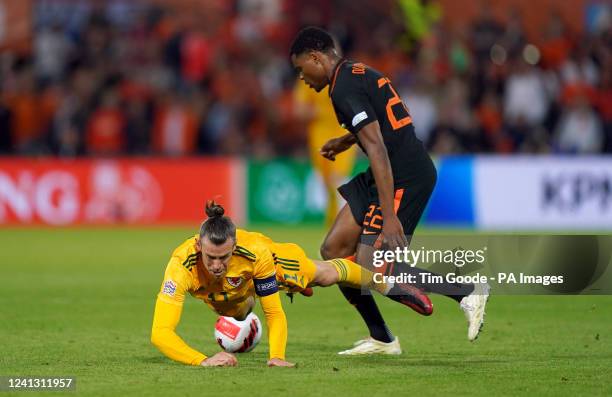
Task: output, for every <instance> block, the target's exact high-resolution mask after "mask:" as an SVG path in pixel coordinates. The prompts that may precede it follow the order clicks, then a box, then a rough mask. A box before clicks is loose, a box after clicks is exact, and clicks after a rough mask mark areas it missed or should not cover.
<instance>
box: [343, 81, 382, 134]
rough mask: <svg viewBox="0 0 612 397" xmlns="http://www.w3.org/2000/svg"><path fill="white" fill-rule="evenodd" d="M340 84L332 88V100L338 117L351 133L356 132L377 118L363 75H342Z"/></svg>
mask: <svg viewBox="0 0 612 397" xmlns="http://www.w3.org/2000/svg"><path fill="white" fill-rule="evenodd" d="M340 84H341V85H340V86H337V87H336V88H335V89H334V93H333V94H332V101H333V103H334V108H335V109H336V113H338V119H340V120H342V121H343V122H344V123H345V127H346V128H347V129H348V130H349V131H350V132H352V133H353V134H356V133H358V132H359V131H360V130H361V128H363V126H364V125H367V124H369V123H371V122H373V121H376V120H377V117H376V113H375V112H374V108H373V107H372V104H371V103H370V99H369V96H368V94H367V92H366V87H365V85H366V79H365V78H364V77H363V75H352V74H351V75H349V76H344V79H343V81H342V82H340Z"/></svg>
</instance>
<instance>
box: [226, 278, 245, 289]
mask: <svg viewBox="0 0 612 397" xmlns="http://www.w3.org/2000/svg"><path fill="white" fill-rule="evenodd" d="M225 279H226V280H227V283H228V284H229V285H231V286H232V287H234V288H236V287H238V286H239V285H240V284H242V277H226V278H225Z"/></svg>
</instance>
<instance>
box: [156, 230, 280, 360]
mask: <svg viewBox="0 0 612 397" xmlns="http://www.w3.org/2000/svg"><path fill="white" fill-rule="evenodd" d="M198 238H199V236H198V235H195V236H193V237H192V238H189V239H187V240H186V241H184V242H183V243H182V244H181V245H179V246H178V247H177V248H176V249H175V250H174V251H173V253H172V256H171V258H170V261H169V262H168V265H167V267H166V271H165V274H164V280H163V282H162V285H161V288H160V292H159V294H158V295H157V303H156V307H155V315H154V319H153V329H152V336H151V340H152V342H153V344H154V345H156V346H157V347H158V348H159V349H160V350H161V351H162V353H164V354H165V355H166V356H168V357H170V358H171V359H174V360H177V361H180V362H183V363H186V364H192V365H199V364H200V362H201V361H202V360H204V359H205V358H206V356H205V355H204V354H202V353H200V352H198V351H196V350H194V349H192V348H191V347H189V346H188V345H187V344H186V343H185V342H184V341H183V340H182V339H180V337H178V335H176V333H175V329H176V326H177V325H178V322H179V320H180V314H181V310H182V306H183V302H184V300H185V295H186V293H187V292H188V293H189V294H191V295H192V296H193V297H195V298H198V299H201V300H203V301H205V302H206V303H207V304H208V305H209V306H210V307H211V308H213V310H216V311H219V310H217V308H219V307H228V306H232V305H240V304H242V303H243V302H244V301H245V300H246V299H248V298H249V297H250V296H253V295H254V294H256V295H258V296H259V297H260V300H261V306H262V309H263V311H264V314H265V316H266V323H267V325H268V331H269V332H268V334H269V344H270V358H280V359H284V358H285V345H286V342H287V320H286V318H285V313H284V311H283V309H282V306H281V303H280V297H279V293H278V284H277V282H276V269H275V261H274V258H273V255H272V252H271V251H270V247H269V243H270V242H271V240H270V239H268V238H267V237H265V236H263V235H262V234H260V233H251V232H247V231H245V230H240V229H239V230H237V231H236V248H235V250H234V252H233V255H232V258H231V259H230V261H229V264H228V267H227V273H226V275H225V277H223V278H222V279H219V280H216V279H215V278H214V277H213V276H211V275H210V274H209V273H208V271H207V270H206V269H205V268H204V264H203V262H202V254H201V253H200V252H199V251H198V249H197V247H196V241H197V239H198Z"/></svg>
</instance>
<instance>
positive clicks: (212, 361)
mask: <svg viewBox="0 0 612 397" xmlns="http://www.w3.org/2000/svg"><path fill="white" fill-rule="evenodd" d="M236 364H238V360H237V359H236V356H234V355H233V354H231V353H227V352H219V353H217V354H215V355H214V356H210V357H208V358H206V359H205V360H203V361H202V362H201V363H200V365H201V366H203V367H234V366H236Z"/></svg>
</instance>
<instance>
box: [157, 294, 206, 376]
mask: <svg viewBox="0 0 612 397" xmlns="http://www.w3.org/2000/svg"><path fill="white" fill-rule="evenodd" d="M182 310H183V307H182V305H177V304H172V303H167V302H164V301H163V300H161V299H160V298H157V302H156V303H155V314H154V315H153V327H152V329H151V343H153V345H155V347H157V348H158V349H159V351H161V352H162V353H163V354H164V355H165V356H166V357H168V358H170V359H171V360H175V361H178V362H181V363H184V364H189V365H200V364H201V363H202V362H203V361H205V360H206V355H204V354H203V353H200V352H199V351H197V350H195V349H192V348H191V347H189V346H188V345H187V344H186V343H185V342H184V341H183V340H182V339H181V338H180V337H179V336H178V335H177V334H176V332H175V329H176V326H177V325H178V323H179V321H180V319H181V312H182Z"/></svg>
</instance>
